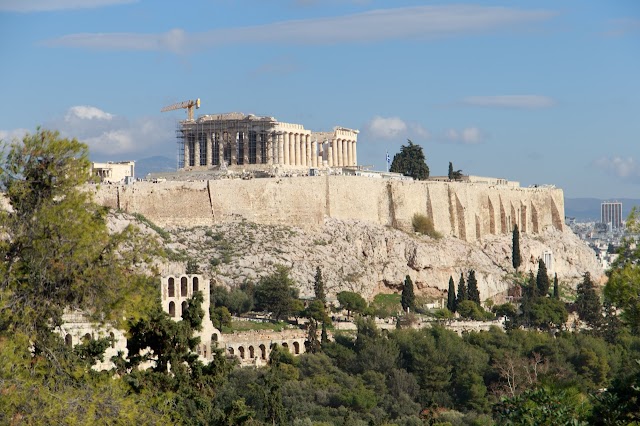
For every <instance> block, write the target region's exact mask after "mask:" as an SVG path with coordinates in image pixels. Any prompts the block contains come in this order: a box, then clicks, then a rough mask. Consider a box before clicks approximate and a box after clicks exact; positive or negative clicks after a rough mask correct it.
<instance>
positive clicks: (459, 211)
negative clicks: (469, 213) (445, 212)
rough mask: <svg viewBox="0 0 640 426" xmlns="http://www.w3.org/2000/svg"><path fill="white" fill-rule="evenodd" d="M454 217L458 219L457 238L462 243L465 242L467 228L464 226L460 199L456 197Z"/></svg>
mask: <svg viewBox="0 0 640 426" xmlns="http://www.w3.org/2000/svg"><path fill="white" fill-rule="evenodd" d="M456 216H457V219H458V238H460V239H461V240H463V241H467V226H466V224H465V217H464V207H462V203H461V202H460V199H459V198H458V196H457V195H456Z"/></svg>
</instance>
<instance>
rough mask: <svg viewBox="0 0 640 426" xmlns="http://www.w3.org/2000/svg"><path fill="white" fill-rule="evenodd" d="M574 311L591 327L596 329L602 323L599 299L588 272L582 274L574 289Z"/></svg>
mask: <svg viewBox="0 0 640 426" xmlns="http://www.w3.org/2000/svg"><path fill="white" fill-rule="evenodd" d="M576 310H577V312H578V317H580V319H581V320H583V321H585V322H586V323H587V324H589V325H590V326H591V327H597V326H599V325H600V324H601V323H602V305H601V304H600V297H598V293H597V292H596V287H595V285H594V284H593V281H591V275H590V274H589V273H588V272H585V273H584V276H583V279H582V282H581V283H580V284H578V287H577V288H576Z"/></svg>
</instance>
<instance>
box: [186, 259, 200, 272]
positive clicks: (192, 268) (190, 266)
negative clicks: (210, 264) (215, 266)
mask: <svg viewBox="0 0 640 426" xmlns="http://www.w3.org/2000/svg"><path fill="white" fill-rule="evenodd" d="M185 272H186V273H187V274H189V275H192V274H199V273H200V266H198V261H197V260H196V259H189V260H187V267H186V269H185Z"/></svg>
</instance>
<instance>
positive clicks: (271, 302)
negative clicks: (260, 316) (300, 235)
mask: <svg viewBox="0 0 640 426" xmlns="http://www.w3.org/2000/svg"><path fill="white" fill-rule="evenodd" d="M254 297H255V300H256V307H257V308H258V309H261V310H264V311H268V312H271V313H272V314H273V318H275V319H276V320H279V319H286V318H287V317H289V315H291V314H292V313H293V311H294V308H295V303H294V301H295V299H296V298H297V297H298V294H297V289H296V288H295V286H294V282H293V280H292V279H291V278H289V269H288V268H286V267H284V266H282V265H277V266H276V270H275V272H274V273H273V274H271V275H268V276H266V277H263V278H261V279H260V281H259V283H258V285H256V287H255V292H254Z"/></svg>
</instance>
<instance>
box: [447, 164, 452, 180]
mask: <svg viewBox="0 0 640 426" xmlns="http://www.w3.org/2000/svg"><path fill="white" fill-rule="evenodd" d="M447 176H448V177H449V180H453V163H452V162H451V161H449V174H448V175H447Z"/></svg>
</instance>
